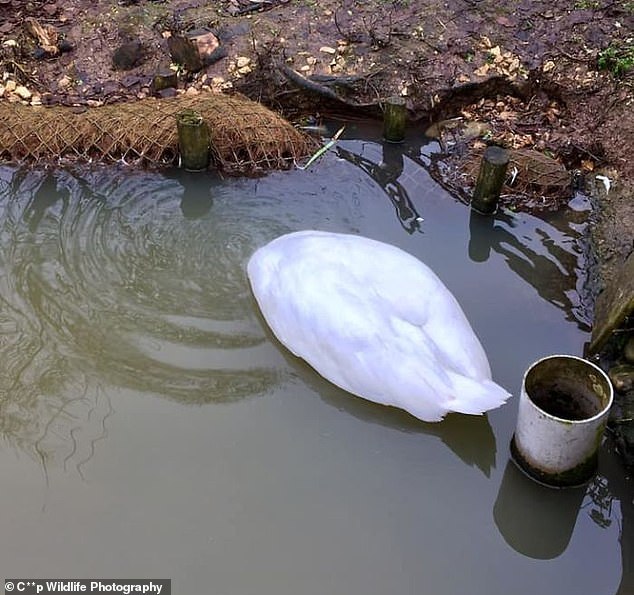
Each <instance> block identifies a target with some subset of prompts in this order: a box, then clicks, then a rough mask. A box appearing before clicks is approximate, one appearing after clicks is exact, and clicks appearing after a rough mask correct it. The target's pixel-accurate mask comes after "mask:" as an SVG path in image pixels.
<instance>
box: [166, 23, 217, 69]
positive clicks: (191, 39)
mask: <svg viewBox="0 0 634 595" xmlns="http://www.w3.org/2000/svg"><path fill="white" fill-rule="evenodd" d="M167 46H168V48H169V52H170V56H171V58H172V61H173V62H174V63H175V64H179V65H180V66H182V67H183V68H184V69H185V70H187V71H188V72H198V71H199V70H201V69H202V68H203V67H204V66H209V65H210V64H213V63H214V62H217V61H218V60H220V59H221V58H224V57H225V56H226V55H227V52H226V50H225V49H224V48H223V47H222V46H221V45H220V42H219V41H218V38H217V37H216V36H215V35H214V34H213V33H211V32H209V31H206V32H198V33H196V32H194V33H188V34H187V35H173V36H171V37H169V38H168V40H167Z"/></svg>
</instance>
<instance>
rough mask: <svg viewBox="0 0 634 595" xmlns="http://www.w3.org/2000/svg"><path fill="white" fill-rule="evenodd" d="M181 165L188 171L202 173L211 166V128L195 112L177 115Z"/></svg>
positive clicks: (184, 112) (188, 111) (185, 111)
mask: <svg viewBox="0 0 634 595" xmlns="http://www.w3.org/2000/svg"><path fill="white" fill-rule="evenodd" d="M176 127H177V129H178V146H179V149H180V156H181V165H182V167H184V168H185V169H186V170H188V171H201V170H203V169H207V166H208V165H209V128H208V127H207V123H206V122H205V121H204V120H203V118H202V116H201V115H200V114H199V113H198V112H195V111H194V110H190V109H187V110H183V111H182V112H179V113H178V114H176Z"/></svg>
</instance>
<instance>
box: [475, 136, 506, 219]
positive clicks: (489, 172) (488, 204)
mask: <svg viewBox="0 0 634 595" xmlns="http://www.w3.org/2000/svg"><path fill="white" fill-rule="evenodd" d="M510 158H511V156H510V154H509V152H508V151H507V150H506V149H503V148H502V147H495V146H494V147H488V148H487V150H486V151H485V152H484V157H483V158H482V162H481V163H480V172H479V173H478V181H477V182H476V187H475V190H474V191H473V198H472V199H471V208H472V209H473V210H475V211H477V212H478V213H481V214H482V215H490V214H492V213H495V211H496V210H497V206H498V200H499V198H500V191H501V190H502V186H503V185H504V178H505V177H506V168H507V167H508V164H509V160H510Z"/></svg>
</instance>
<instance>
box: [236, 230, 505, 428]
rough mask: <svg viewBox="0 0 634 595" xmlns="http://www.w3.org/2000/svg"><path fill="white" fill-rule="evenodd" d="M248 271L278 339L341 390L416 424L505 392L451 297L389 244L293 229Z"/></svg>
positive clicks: (499, 398)
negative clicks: (396, 410)
mask: <svg viewBox="0 0 634 595" xmlns="http://www.w3.org/2000/svg"><path fill="white" fill-rule="evenodd" d="M247 274H248V277H249V281H250V283H251V288H252V290H253V294H254V295H255V298H256V300H257V302H258V305H259V307H260V310H261V311H262V314H263V315H264V318H265V319H266V322H267V323H268V325H269V326H270V327H271V329H272V331H273V333H275V336H276V337H277V338H278V339H279V341H280V342H281V343H282V344H283V345H285V346H286V347H287V348H288V349H289V350H290V351H292V352H293V354H295V355H296V356H298V357H301V358H303V359H304V360H306V361H307V362H308V363H309V364H310V365H311V366H312V367H313V368H315V370H317V372H319V374H321V375H322V376H323V377H324V378H326V379H328V380H329V381H330V382H332V383H334V384H336V385H337V386H339V387H341V388H343V389H344V390H346V391H348V392H351V393H353V394H355V395H358V396H360V397H363V398H365V399H369V400H370V401H375V402H376V403H382V404H384V405H392V406H394V407H400V408H401V409H405V410H406V411H409V413H411V414H412V415H414V416H415V417H417V418H419V419H422V420H424V421H440V420H441V419H442V418H443V416H444V415H445V414H446V413H447V412H449V411H458V412H461V413H470V414H480V413H483V412H485V411H488V410H489V409H494V408H496V407H499V406H500V405H502V404H503V403H504V402H505V401H506V399H507V398H508V397H509V396H510V395H509V393H507V391H506V390H504V389H503V388H502V387H500V386H499V385H497V384H495V383H494V382H493V381H492V380H491V369H490V367H489V362H488V360H487V357H486V354H485V353H484V350H483V348H482V346H481V345H480V342H479V341H478V339H477V337H476V336H475V334H474V332H473V330H472V329H471V326H470V325H469V322H468V321H467V319H466V317H465V315H464V313H463V312H462V309H461V308H460V305H459V304H458V302H457V301H456V299H455V298H454V297H453V295H452V294H451V293H450V292H449V290H448V289H447V288H446V287H445V286H444V285H443V284H442V282H441V281H440V279H438V277H437V276H436V275H435V274H434V273H433V271H432V270H431V269H430V268H429V267H427V266H426V265H424V264H423V263H422V262H420V261H419V260H417V259H416V258H414V257H413V256H411V255H410V254H408V253H406V252H404V251H402V250H400V249H399V248H396V247H395V246H390V245H388V244H383V243H381V242H377V241H374V240H370V239H368V238H363V237H359V236H353V235H345V234H337V233H328V232H321V231H301V232H296V233H291V234H288V235H284V236H281V237H279V238H277V239H275V240H273V241H272V242H270V243H269V244H267V245H266V246H264V247H262V248H260V249H259V250H257V251H256V252H255V253H254V254H253V256H252V257H251V259H250V260H249V263H248V266H247Z"/></svg>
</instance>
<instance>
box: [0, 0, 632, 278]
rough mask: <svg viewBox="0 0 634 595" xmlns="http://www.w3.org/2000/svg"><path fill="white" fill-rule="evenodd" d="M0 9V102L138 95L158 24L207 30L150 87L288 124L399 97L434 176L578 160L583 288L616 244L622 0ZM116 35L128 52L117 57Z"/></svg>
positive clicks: (144, 91)
mask: <svg viewBox="0 0 634 595" xmlns="http://www.w3.org/2000/svg"><path fill="white" fill-rule="evenodd" d="M0 14H1V15H2V19H1V20H0V44H1V45H0V73H2V74H3V78H2V82H0V97H2V99H0V101H1V100H4V101H23V102H25V103H31V104H34V105H38V104H44V105H47V104H66V105H71V106H85V105H89V106H92V105H95V106H96V105H101V104H103V103H113V102H117V101H124V100H134V99H139V98H145V97H147V96H148V95H151V93H152V89H151V83H152V79H153V77H154V75H155V74H157V73H166V72H169V69H170V65H171V62H172V60H171V57H170V53H169V49H168V38H169V37H170V36H175V35H179V34H182V33H186V32H192V31H194V30H205V31H212V32H213V33H214V34H215V35H216V37H217V38H218V41H219V43H220V46H221V47H222V49H223V52H222V55H224V57H222V58H221V59H220V60H218V61H216V62H214V63H213V64H210V65H209V66H207V67H206V68H203V69H202V70H200V71H198V72H195V73H187V72H182V71H180V70H179V71H178V75H179V84H178V86H179V90H178V91H174V90H173V89H167V90H166V91H162V92H161V93H162V94H164V95H169V94H170V93H174V92H180V93H182V92H186V93H190V94H195V93H206V92H233V91H240V92H242V93H244V94H246V95H248V96H250V97H251V98H252V99H257V100H260V101H262V102H264V103H265V104H266V105H269V106H270V107H272V108H274V109H277V110H279V111H281V112H283V113H284V114H285V115H286V116H287V117H289V118H291V119H296V120H299V119H300V118H302V117H303V116H306V115H308V114H311V115H313V116H315V117H316V118H317V120H318V119H319V117H325V116H337V115H342V116H345V117H347V118H350V117H367V116H378V115H380V106H381V102H382V101H384V100H385V99H386V98H389V97H391V96H400V97H404V98H405V99H406V101H407V107H408V110H409V115H410V119H411V121H412V123H413V124H412V126H413V127H414V128H415V129H416V131H417V132H418V133H420V134H423V133H427V134H428V135H431V136H436V137H437V138H438V139H439V141H440V142H441V145H442V146H443V147H445V148H446V149H447V156H446V159H444V160H443V162H442V163H443V165H444V167H439V168H437V169H436V174H437V175H438V176H439V177H440V178H441V180H440V181H441V182H443V183H445V185H446V186H447V187H449V188H450V189H452V190H453V191H455V192H457V193H460V189H461V186H462V185H463V184H462V182H464V184H466V185H467V186H468V185H469V183H471V182H472V178H473V171H472V170H473V159H474V157H473V156H474V155H478V151H482V150H483V148H484V147H485V146H486V145H487V144H491V143H498V144H503V145H505V146H506V147H509V148H511V149H518V150H522V151H525V152H527V151H533V152H534V155H536V156H537V157H538V158H539V160H541V164H542V165H539V164H538V165H535V162H534V161H533V162H531V163H532V164H533V165H531V166H530V167H533V169H535V168H537V174H540V173H543V172H542V170H541V169H540V168H542V167H547V168H548V169H549V171H554V170H556V168H565V169H567V170H568V171H572V170H576V171H577V172H579V173H580V174H581V179H583V180H585V184H586V186H588V187H590V189H591V190H594V191H595V196H596V197H597V205H596V220H597V222H596V223H597V224H596V225H595V226H593V244H594V249H595V253H596V255H597V262H598V267H597V270H598V273H599V275H598V277H597V278H598V279H599V282H598V284H597V287H599V288H600V286H601V285H602V283H603V282H604V280H605V279H609V278H610V277H612V275H613V271H614V269H615V268H616V267H617V266H618V264H619V263H620V262H622V260H623V259H624V258H625V257H626V256H627V254H628V253H629V252H630V251H631V250H632V239H633V238H634V200H632V183H633V181H634V160H632V159H631V155H632V154H634V150H633V149H634V109H633V107H634V89H633V86H632V82H633V80H634V67H630V68H629V70H628V62H627V58H628V57H629V58H630V59H631V60H632V61H634V58H632V56H634V46H633V42H632V35H633V31H634V2H630V1H621V2H613V1H604V0H596V1H595V0H577V1H576V2H572V1H569V0H567V1H559V0H549V1H548V2H546V1H538V0H508V1H507V2H505V3H499V2H498V1H497V0H445V1H444V2H442V3H439V2H436V1H432V0H418V1H415V0H401V1H398V0H394V1H388V0H366V1H352V0H320V1H319V2H318V1H316V0H263V1H260V2H258V1H255V0H224V1H216V2H208V0H165V1H150V0H136V1H134V0H127V1H124V0H121V1H117V0H100V1H99V2H88V1H87V0H0ZM29 19H34V20H35V22H36V24H37V25H39V26H40V30H39V31H40V35H39V37H38V30H37V29H34V26H33V21H29ZM42 35H44V38H43V37H42ZM47 41H48V42H49V44H48V45H47V43H46V42H47ZM50 44H52V46H51V45H50ZM125 44H127V45H125ZM56 46H57V47H56ZM122 46H125V47H124V51H127V49H129V48H132V52H134V51H138V54H134V53H133V54H132V57H130V56H128V55H127V54H125V58H126V60H128V61H129V62H130V63H129V64H128V66H129V65H130V64H133V66H132V67H131V68H129V69H127V70H116V69H115V68H114V67H113V55H115V54H116V53H117V52H121V47H122ZM43 48H45V49H46V51H44V50H43ZM59 48H61V50H62V51H59ZM627 51H631V55H630V54H627ZM619 52H621V54H619ZM623 52H625V53H623ZM119 55H120V54H119ZM621 58H622V59H621ZM171 66H172V68H174V65H173V64H172V65H171ZM600 66H603V67H604V69H600V68H599V67H600ZM630 66H631V64H630ZM15 86H17V87H18V88H13V87H15ZM19 87H21V88H23V89H25V90H22V89H20V88H19ZM18 91H19V93H18ZM474 124H475V125H476V127H475V130H476V132H475V133H474V132H473V130H474V126H473V125H474ZM548 160H550V161H551V163H550V164H549V162H548ZM527 167H529V166H527ZM553 168H554V169H553ZM520 169H521V168H520ZM598 174H600V175H605V176H607V178H608V179H609V181H610V188H609V192H606V185H605V182H604V181H602V180H600V179H597V178H596V175H598ZM555 186H556V185H555ZM555 186H553V185H552V184H551V185H550V186H549V187H547V186H544V185H541V186H540V185H539V184H536V183H534V180H531V179H528V180H526V181H525V182H524V183H523V186H522V187H520V188H518V189H515V190H514V189H510V190H509V191H508V192H507V193H506V195H505V196H506V200H507V204H509V203H510V204H511V206H512V207H514V208H517V209H538V208H540V206H541V207H544V208H557V207H558V206H560V205H561V204H562V203H564V202H566V201H567V200H568V198H569V197H570V189H569V187H562V186H561V184H560V185H559V186H556V187H555Z"/></svg>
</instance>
